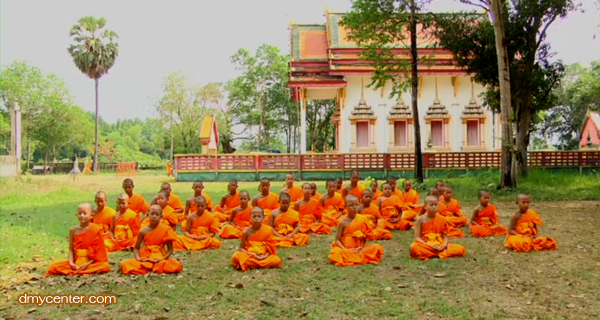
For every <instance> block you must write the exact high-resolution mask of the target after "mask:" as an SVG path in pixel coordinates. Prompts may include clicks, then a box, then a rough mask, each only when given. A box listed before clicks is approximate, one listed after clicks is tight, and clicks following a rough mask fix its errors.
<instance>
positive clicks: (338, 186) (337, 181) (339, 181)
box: [335, 178, 344, 195]
mask: <svg viewBox="0 0 600 320" xmlns="http://www.w3.org/2000/svg"><path fill="white" fill-rule="evenodd" d="M335 187H336V189H335V190H336V191H335V192H337V193H339V194H340V195H341V194H342V192H343V190H344V179H342V178H337V179H335Z"/></svg>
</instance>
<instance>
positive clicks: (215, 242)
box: [173, 196, 221, 251]
mask: <svg viewBox="0 0 600 320" xmlns="http://www.w3.org/2000/svg"><path fill="white" fill-rule="evenodd" d="M196 208H197V210H196V211H195V212H194V213H192V214H190V215H189V216H188V219H187V225H188V226H191V227H190V228H189V230H185V232H184V233H183V236H178V237H177V240H176V241H175V242H173V248H174V249H175V250H190V251H199V250H204V249H217V248H219V247H221V241H219V239H217V238H215V235H216V234H217V233H219V228H220V227H221V224H220V223H219V220H218V219H217V217H215V216H214V215H213V213H212V212H210V211H208V210H207V209H206V208H207V206H206V199H205V198H204V197H203V196H198V197H196Z"/></svg>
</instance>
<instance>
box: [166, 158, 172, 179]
mask: <svg viewBox="0 0 600 320" xmlns="http://www.w3.org/2000/svg"><path fill="white" fill-rule="evenodd" d="M172 175H173V165H172V164H171V161H167V177H170V176H172Z"/></svg>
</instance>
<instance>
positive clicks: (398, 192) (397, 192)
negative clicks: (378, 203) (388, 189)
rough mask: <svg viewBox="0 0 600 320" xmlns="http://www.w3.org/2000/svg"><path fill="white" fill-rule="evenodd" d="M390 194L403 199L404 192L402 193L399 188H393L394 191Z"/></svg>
mask: <svg viewBox="0 0 600 320" xmlns="http://www.w3.org/2000/svg"><path fill="white" fill-rule="evenodd" d="M392 195H393V196H396V197H398V198H400V200H404V194H403V193H402V190H400V189H396V190H394V192H392Z"/></svg>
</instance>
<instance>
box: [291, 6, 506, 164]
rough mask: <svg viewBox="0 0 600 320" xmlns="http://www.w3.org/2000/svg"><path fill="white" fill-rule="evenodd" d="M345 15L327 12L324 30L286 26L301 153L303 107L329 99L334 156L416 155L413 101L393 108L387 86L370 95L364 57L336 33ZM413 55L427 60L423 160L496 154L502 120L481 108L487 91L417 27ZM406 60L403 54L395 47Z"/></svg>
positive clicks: (422, 92) (422, 93) (422, 79)
mask: <svg viewBox="0 0 600 320" xmlns="http://www.w3.org/2000/svg"><path fill="white" fill-rule="evenodd" d="M343 16H344V13H334V12H328V11H327V12H326V14H325V18H326V21H325V24H297V23H290V34H291V62H290V70H291V71H290V72H291V75H290V76H291V78H290V81H289V86H290V88H291V89H292V91H293V96H294V100H295V101H298V103H300V105H301V108H300V110H301V112H300V115H301V127H302V128H301V130H300V132H301V137H300V150H301V153H306V152H307V148H306V131H307V130H306V105H307V101H309V100H322V99H332V100H335V102H336V110H335V113H334V117H333V120H332V122H333V123H334V125H335V128H336V141H335V146H336V147H335V151H336V152H340V153H388V152H390V153H397V152H406V153H411V152H414V122H415V121H416V120H417V119H415V118H414V116H413V114H412V108H411V105H410V103H411V95H410V93H404V94H402V96H401V97H400V99H397V100H391V99H390V98H389V93H390V92H391V90H392V85H391V83H388V84H386V86H385V87H384V88H382V89H377V90H373V89H371V88H368V87H367V85H368V84H369V83H370V81H371V80H370V77H371V74H372V72H373V70H374V69H373V67H372V66H370V65H369V63H368V62H365V61H364V60H361V59H360V53H361V51H362V49H361V48H360V47H359V46H358V45H357V44H356V43H354V42H352V41H350V40H348V39H347V30H346V29H345V28H344V27H342V26H341V25H340V23H339V22H340V19H341V18H342V17H343ZM417 32H418V33H419V36H418V53H419V55H420V56H421V57H429V58H431V59H430V60H429V61H428V62H426V63H421V62H420V64H419V97H418V102H419V118H420V119H418V120H419V123H420V125H421V143H422V148H423V151H424V152H459V151H465V152H469V151H473V152H481V151H497V150H500V138H501V125H500V123H499V122H500V115H498V114H494V113H493V112H491V111H490V110H488V109H487V108H485V107H484V106H483V102H482V101H481V99H480V98H479V94H480V93H481V92H483V91H484V90H485V89H484V87H483V86H481V85H479V84H476V83H474V82H473V81H471V77H470V76H469V75H468V74H467V73H466V72H465V71H463V70H461V69H460V68H459V67H458V66H457V65H456V63H455V62H454V60H453V58H452V54H451V53H450V52H449V51H447V50H443V49H439V48H434V47H433V44H434V40H433V37H431V36H429V35H428V33H427V32H426V30H422V28H420V26H418V31H417ZM397 48H398V49H397V54H398V55H401V56H406V57H407V58H408V57H409V48H407V47H406V46H405V45H398V46H397Z"/></svg>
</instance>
